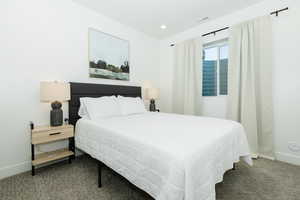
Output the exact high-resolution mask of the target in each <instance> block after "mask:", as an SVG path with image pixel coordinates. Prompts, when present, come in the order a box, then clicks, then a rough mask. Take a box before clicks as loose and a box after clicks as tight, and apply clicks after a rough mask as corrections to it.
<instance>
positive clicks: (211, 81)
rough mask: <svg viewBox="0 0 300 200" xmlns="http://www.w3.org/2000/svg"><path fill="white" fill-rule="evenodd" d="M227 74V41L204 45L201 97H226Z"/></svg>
mask: <svg viewBox="0 0 300 200" xmlns="http://www.w3.org/2000/svg"><path fill="white" fill-rule="evenodd" d="M227 72H228V44H227V40H226V41H224V40H223V41H218V42H214V43H210V44H208V45H205V46H204V51H203V88H202V94H203V96H218V95H227Z"/></svg>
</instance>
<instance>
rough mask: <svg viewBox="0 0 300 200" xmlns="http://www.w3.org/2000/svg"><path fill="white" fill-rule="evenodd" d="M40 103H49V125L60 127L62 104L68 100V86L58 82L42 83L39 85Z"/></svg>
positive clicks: (61, 122)
mask: <svg viewBox="0 0 300 200" xmlns="http://www.w3.org/2000/svg"><path fill="white" fill-rule="evenodd" d="M40 99H41V102H50V103H51V107H52V110H51V112H50V125H51V126H61V125H62V124H63V111H62V109H61V106H62V102H66V101H68V100H70V84H69V83H64V82H58V81H52V82H50V81H48V82H47V81H43V82H41V84H40Z"/></svg>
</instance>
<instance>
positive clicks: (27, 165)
mask: <svg viewBox="0 0 300 200" xmlns="http://www.w3.org/2000/svg"><path fill="white" fill-rule="evenodd" d="M81 155H83V152H82V151H80V150H78V149H76V157H77V156H81ZM54 162H56V161H54ZM54 162H53V163H54ZM58 162H59V161H58ZM48 164H49V163H48ZM46 165H47V164H46ZM30 170H31V161H26V162H22V163H18V164H15V165H9V166H5V167H2V168H0V180H1V179H4V178H7V177H10V176H14V175H17V174H20V173H23V172H27V171H30Z"/></svg>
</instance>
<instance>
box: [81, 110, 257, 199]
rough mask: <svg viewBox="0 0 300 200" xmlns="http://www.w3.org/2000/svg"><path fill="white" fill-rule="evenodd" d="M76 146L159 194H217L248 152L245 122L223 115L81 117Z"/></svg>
mask: <svg viewBox="0 0 300 200" xmlns="http://www.w3.org/2000/svg"><path fill="white" fill-rule="evenodd" d="M75 137H76V138H75V139H76V147H78V148H79V149H81V150H83V151H85V152H86V153H88V154H90V155H91V156H92V157H94V158H96V159H98V160H101V161H102V162H103V163H105V164H106V165H107V166H109V167H110V168H112V169H113V170H115V171H116V172H118V173H119V174H121V175H122V176H124V177H125V178H126V179H128V180H129V181H130V182H132V183H133V184H135V185H136V186H137V187H139V188H141V189H143V190H144V191H146V192H147V193H149V194H150V195H151V196H152V197H154V198H155V199H156V200H183V199H184V200H215V198H216V197H215V196H216V195H215V184H216V183H218V182H221V181H222V178H223V174H224V172H225V171H227V170H229V169H231V168H232V166H233V163H234V162H238V161H239V159H240V157H243V158H244V159H245V161H246V162H247V163H249V164H250V165H251V164H252V161H251V158H250V152H249V148H248V142H247V139H246V135H245V132H244V128H243V127H242V125H240V124H239V123H236V122H233V121H227V120H221V119H214V118H207V117H194V116H184V115H176V114H166V113H145V114H137V115H130V116H123V117H114V118H109V119H105V120H103V119H102V120H96V121H91V120H86V119H80V120H79V121H78V122H77V125H76V136H75Z"/></svg>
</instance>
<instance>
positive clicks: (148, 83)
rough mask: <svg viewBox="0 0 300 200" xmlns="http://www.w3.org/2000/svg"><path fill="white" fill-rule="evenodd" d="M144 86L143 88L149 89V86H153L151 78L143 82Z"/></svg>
mask: <svg viewBox="0 0 300 200" xmlns="http://www.w3.org/2000/svg"><path fill="white" fill-rule="evenodd" d="M142 88H143V89H148V88H152V82H151V81H149V80H145V81H143V83H142Z"/></svg>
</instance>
